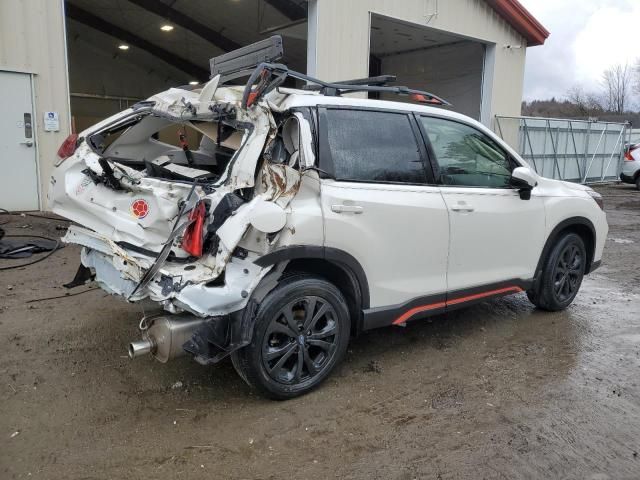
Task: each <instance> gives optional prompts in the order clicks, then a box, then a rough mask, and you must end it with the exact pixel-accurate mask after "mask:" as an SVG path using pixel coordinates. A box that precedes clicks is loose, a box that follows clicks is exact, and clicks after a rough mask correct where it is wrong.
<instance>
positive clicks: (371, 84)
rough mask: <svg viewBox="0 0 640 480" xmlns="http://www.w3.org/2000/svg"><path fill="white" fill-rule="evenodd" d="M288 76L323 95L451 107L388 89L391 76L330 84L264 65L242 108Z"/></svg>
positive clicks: (249, 85) (401, 89)
mask: <svg viewBox="0 0 640 480" xmlns="http://www.w3.org/2000/svg"><path fill="white" fill-rule="evenodd" d="M287 77H291V78H295V79H297V80H301V81H305V82H307V83H308V85H306V86H305V87H304V88H305V89H306V90H315V91H319V92H320V93H321V94H322V95H327V96H334V97H336V96H338V97H339V96H340V95H343V94H345V93H355V92H380V93H392V94H396V95H408V96H409V97H411V99H412V100H414V101H416V102H419V103H426V104H429V105H439V106H449V105H451V104H450V103H449V102H447V101H446V100H444V99H442V98H440V97H438V96H436V95H434V94H432V93H429V92H425V91H423V90H415V89H412V88H409V87H402V86H388V85H387V83H388V82H389V81H392V80H390V78H393V79H394V80H395V77H393V76H391V75H388V76H382V77H373V78H365V79H357V80H351V81H348V82H349V83H331V82H325V81H323V80H319V79H317V78H313V77H310V76H308V75H305V74H304V73H300V72H296V71H294V70H289V68H288V67H286V66H285V65H282V64H278V63H261V64H260V65H258V67H257V68H256V69H255V70H254V71H253V73H252V74H251V77H249V81H248V82H247V85H246V87H245V89H244V93H243V96H242V108H247V107H250V106H251V105H253V104H254V103H255V102H256V101H257V100H259V99H260V98H262V97H263V96H264V95H266V94H267V93H269V92H271V91H272V90H274V89H275V88H277V87H279V86H280V85H282V83H283V82H284V81H285V80H286V79H287Z"/></svg>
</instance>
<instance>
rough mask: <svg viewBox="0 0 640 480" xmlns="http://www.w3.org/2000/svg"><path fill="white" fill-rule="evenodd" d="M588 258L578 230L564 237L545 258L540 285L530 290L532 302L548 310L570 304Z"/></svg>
mask: <svg viewBox="0 0 640 480" xmlns="http://www.w3.org/2000/svg"><path fill="white" fill-rule="evenodd" d="M586 260H587V254H586V249H585V247H584V241H583V240H582V238H581V237H580V236H579V235H576V234H575V233H569V234H567V235H565V236H563V237H562V238H561V239H560V240H559V241H558V242H557V243H556V245H555V246H554V247H553V249H552V250H551V252H550V254H549V256H548V257H547V259H546V260H545V263H544V266H543V269H542V275H541V278H540V280H539V281H538V282H537V286H536V287H534V288H533V289H531V290H528V291H527V296H528V297H529V300H531V303H533V304H534V305H535V306H537V307H538V308H541V309H543V310H549V311H558V310H564V309H565V308H567V307H568V306H569V305H571V303H572V302H573V300H574V298H575V297H576V295H577V294H578V291H579V290H580V285H582V279H583V277H584V272H585V268H586Z"/></svg>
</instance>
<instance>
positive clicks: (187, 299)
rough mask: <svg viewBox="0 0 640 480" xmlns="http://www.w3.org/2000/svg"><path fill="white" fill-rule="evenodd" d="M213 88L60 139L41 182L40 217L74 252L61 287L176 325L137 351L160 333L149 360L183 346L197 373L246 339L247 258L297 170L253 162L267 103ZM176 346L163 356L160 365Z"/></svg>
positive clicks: (252, 267)
mask: <svg viewBox="0 0 640 480" xmlns="http://www.w3.org/2000/svg"><path fill="white" fill-rule="evenodd" d="M220 78H221V77H220V76H219V75H218V76H216V77H214V78H213V79H212V80H211V81H210V82H209V83H207V84H206V85H204V87H203V88H201V89H194V90H190V89H189V88H188V87H187V88H174V89H170V90H168V91H166V92H163V93H161V94H158V95H155V96H153V97H151V98H150V99H148V100H147V101H144V102H140V103H138V104H136V105H134V106H133V107H132V108H131V109H129V110H126V111H124V112H121V113H119V114H117V115H114V116H112V117H110V118H108V119H106V120H104V121H103V122H101V123H99V124H97V125H95V126H93V127H91V128H89V129H88V130H86V131H84V132H82V133H81V134H79V135H78V136H77V137H71V138H70V139H69V140H68V141H67V142H66V148H61V151H60V152H59V160H58V163H57V166H56V169H55V170H54V173H53V175H52V177H51V185H50V192H49V204H50V208H51V209H52V210H53V211H54V212H55V213H57V214H59V215H62V216H64V217H66V218H68V219H70V220H72V221H73V222H75V223H76V224H77V225H73V226H71V227H70V228H69V230H68V232H67V234H66V235H65V237H64V238H63V240H64V241H65V242H67V243H73V244H77V245H80V246H82V247H83V248H82V254H81V263H82V265H81V267H80V270H79V271H78V274H77V277H76V279H75V282H73V284H76V285H77V284H80V283H82V282H83V281H84V280H87V279H89V278H91V279H93V280H95V281H96V282H97V283H98V284H99V285H100V286H101V287H102V288H103V289H104V290H106V291H108V292H109V293H112V294H115V295H119V296H122V297H123V298H125V299H126V300H128V301H131V302H134V301H140V300H142V299H147V298H148V299H151V300H153V301H155V302H158V303H159V304H160V305H162V307H163V308H164V310H166V311H167V312H169V313H170V314H180V315H182V316H183V317H177V316H176V317H163V319H161V320H157V319H156V320H152V321H148V320H145V321H143V322H142V323H141V328H142V329H143V330H144V331H145V332H146V333H145V339H146V341H151V340H152V339H150V335H149V332H151V331H153V328H154V327H158V325H161V324H162V325H164V327H162V328H160V327H158V328H159V329H160V331H159V332H157V335H155V337H154V338H155V340H153V341H155V345H154V346H153V347H152V348H155V352H154V351H152V353H154V354H155V356H156V357H157V358H159V359H161V360H162V358H160V357H161V356H162V355H160V352H161V351H162V348H161V344H162V342H163V341H164V342H165V343H164V345H165V347H167V342H168V344H170V345H171V344H172V345H174V347H175V342H176V341H177V340H176V339H177V338H181V339H183V340H184V339H187V340H185V341H186V343H191V344H192V345H191V350H190V351H191V353H193V354H194V355H195V356H196V358H197V359H198V358H200V360H201V361H202V363H209V362H211V361H216V360H217V359H219V358H220V357H221V356H224V354H225V353H226V352H228V351H230V350H231V349H232V348H233V347H234V345H235V344H239V343H242V341H243V338H245V339H246V332H243V331H242V327H241V325H242V315H243V309H245V307H246V306H247V303H248V302H249V301H250V296H251V293H252V292H253V290H254V289H255V288H256V286H257V285H258V284H259V282H260V281H261V280H262V279H263V278H264V277H265V275H267V274H268V273H269V271H270V269H271V267H266V268H263V267H260V266H258V265H256V264H255V263H254V260H256V258H258V257H259V256H261V255H264V254H265V253H268V252H269V251H270V250H271V249H272V248H273V247H274V245H276V244H277V242H278V238H279V235H280V232H281V231H282V230H283V228H284V227H285V225H286V223H287V213H286V212H285V209H286V208H287V206H288V204H289V202H290V201H291V199H292V198H293V196H295V194H296V192H297V189H298V188H299V185H300V181H301V172H300V169H299V168H297V169H296V168H292V167H290V166H288V165H285V164H274V163H272V162H269V161H267V160H265V152H268V151H269V149H270V145H271V143H272V142H273V140H274V138H275V137H276V134H277V127H276V124H275V122H274V118H273V114H272V111H271V107H270V105H269V102H268V101H266V100H265V99H264V98H262V97H259V98H258V96H257V95H256V94H253V96H252V98H251V100H250V101H247V96H248V95H251V94H252V93H253V90H252V85H251V84H249V85H247V86H246V87H226V86H225V87H219V82H220ZM167 135H169V137H170V136H171V135H176V140H177V141H176V142H171V141H167V140H166V138H165V137H166V136H167ZM194 140H195V141H194ZM195 144H197V147H195ZM267 156H268V155H267ZM249 234H250V236H251V241H247V238H248V237H249ZM186 324H189V327H188V328H187V327H184V325H186ZM172 325H173V327H172ZM174 327H175V328H174ZM183 327H184V328H183ZM197 329H201V330H202V332H205V331H206V332H208V333H206V332H205V333H204V334H203V335H202V336H201V337H202V338H204V339H205V340H207V341H204V342H203V345H200V346H198V345H195V344H194V341H195V342H196V343H197V342H198V338H197V335H194V336H193V338H192V340H188V339H189V338H191V336H192V334H193V333H194V332H196V330H197ZM173 334H176V335H174V338H173V339H172V337H171V336H172V335H173ZM178 334H179V335H178ZM163 335H164V336H165V337H163ZM167 335H168V336H167ZM180 335H183V337H180ZM202 338H200V340H202ZM234 342H235V343H234ZM150 343H153V342H150ZM179 343H180V346H179V347H182V346H183V342H182V341H180V342H179ZM186 343H185V344H184V347H185V348H186V349H189V348H188V345H186ZM207 343H208V345H205V344H207ZM212 344H213V346H212ZM138 347H139V350H140V351H143V352H146V351H147V350H146V349H145V348H144V345H143V346H140V345H138ZM179 347H178V348H173V347H171V348H169V347H167V348H168V350H166V349H165V350H166V351H167V352H173V353H171V354H167V356H166V358H165V361H166V359H168V358H170V357H171V356H175V354H178V353H180V351H181V348H179ZM172 348H173V350H172ZM134 350H135V349H134ZM174 350H175V351H174ZM136 351H137V350H135V351H133V352H132V354H135V353H136Z"/></svg>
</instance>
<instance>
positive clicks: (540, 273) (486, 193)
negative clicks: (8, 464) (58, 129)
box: [49, 39, 608, 399]
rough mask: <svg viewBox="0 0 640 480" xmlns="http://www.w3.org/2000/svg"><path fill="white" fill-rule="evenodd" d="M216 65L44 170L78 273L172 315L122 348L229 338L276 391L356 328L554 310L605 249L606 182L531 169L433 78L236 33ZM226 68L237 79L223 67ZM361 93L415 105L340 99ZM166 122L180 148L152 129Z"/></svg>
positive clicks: (328, 365) (256, 383)
mask: <svg viewBox="0 0 640 480" xmlns="http://www.w3.org/2000/svg"><path fill="white" fill-rule="evenodd" d="M273 41H274V40H273V39H272V42H273ZM275 45H276V46H277V39H275ZM272 46H273V45H272ZM275 56H277V55H273V57H275ZM243 62H246V65H242V63H243ZM238 64H241V67H242V68H240V67H238ZM229 65H233V68H232V67H231V66H229ZM249 67H251V68H250V70H247V69H248V68H249ZM243 68H244V70H243ZM212 70H213V71H212V75H213V78H212V80H211V81H209V82H208V83H207V84H206V85H204V86H199V87H197V88H195V89H190V88H189V87H185V88H174V89H171V90H168V91H167V92H164V93H160V94H158V95H155V96H153V97H151V98H150V99H149V100H148V101H144V102H141V103H139V104H137V105H135V106H134V107H133V108H131V109H129V110H126V111H124V112H122V113H119V114H117V115H114V116H113V117H111V118H109V119H107V120H105V121H103V122H101V123H99V124H98V125H95V126H94V127H91V128H89V129H88V130H86V131H84V132H82V133H81V134H80V135H72V136H71V137H70V138H69V139H68V140H67V141H66V142H65V144H63V146H62V147H61V148H60V151H59V162H58V166H57V168H56V169H55V171H54V173H53V176H52V179H51V190H50V197H49V198H50V204H51V207H52V209H53V211H54V212H56V213H58V214H60V215H62V216H65V217H67V218H69V219H71V220H73V221H74V222H76V223H77V224H79V225H82V227H80V226H72V227H70V229H69V231H68V233H67V235H66V236H65V241H66V242H69V243H74V244H78V245H81V246H82V247H83V249H82V255H81V262H82V266H81V268H80V269H79V271H78V274H77V278H76V279H75V281H74V282H72V284H73V285H78V284H80V283H82V282H84V281H85V280H88V279H95V281H96V282H98V284H99V285H101V286H102V287H103V288H104V289H105V290H106V291H108V292H110V293H113V294H116V295H120V296H122V297H124V298H125V299H127V300H128V301H132V302H134V301H140V300H142V299H147V298H148V299H151V300H153V301H155V302H157V304H158V306H159V309H161V310H164V311H165V312H166V313H159V314H157V315H154V316H150V317H145V318H143V319H142V321H141V322H140V328H141V330H142V336H143V339H142V340H141V341H138V342H133V343H132V344H131V345H130V347H129V352H130V355H131V357H136V356H139V355H140V354H143V353H151V354H152V355H153V356H154V357H155V358H157V359H158V360H160V361H167V360H169V359H170V358H173V357H175V356H177V355H180V354H185V353H188V354H190V355H192V356H193V358H194V359H195V360H196V361H198V362H199V363H201V364H203V365H210V364H214V363H216V362H218V361H219V360H221V359H222V358H224V357H226V356H228V355H230V356H231V358H232V361H233V364H234V366H235V368H236V369H237V371H238V373H239V374H240V375H241V376H242V378H243V379H244V380H245V381H246V382H247V383H248V384H249V385H251V386H252V387H254V388H256V389H258V390H259V391H260V392H261V393H263V394H264V395H267V396H269V397H272V398H278V399H286V398H291V397H295V396H297V395H301V394H303V393H306V392H308V391H310V390H311V389H313V388H314V387H316V386H318V385H319V384H320V383H321V382H322V381H323V380H324V379H325V378H326V377H327V376H328V375H329V374H330V373H331V371H332V370H333V369H334V367H335V366H336V364H338V363H339V362H340V360H341V359H342V358H343V357H344V355H345V352H346V350H347V344H348V343H349V339H350V337H351V336H353V335H357V334H359V333H360V332H363V331H365V330H369V329H373V328H378V327H384V326H389V325H405V324H406V323H407V322H409V321H413V320H417V319H419V318H424V317H425V316H428V315H434V314H441V313H445V312H448V311H451V310H454V309H457V308H460V307H464V306H467V305H470V304H472V303H474V302H478V301H483V300H487V299H490V298H495V297H499V296H502V295H508V294H514V293H518V292H526V293H527V295H528V297H529V299H530V300H531V301H532V302H533V303H534V304H535V305H537V306H538V307H539V308H541V309H544V310H550V311H554V310H561V309H564V308H566V307H567V306H568V305H569V304H571V302H572V301H573V300H574V298H575V296H576V295H577V293H578V290H579V288H580V285H581V282H582V279H583V276H584V275H585V274H588V273H589V272H591V271H593V270H594V269H595V268H596V267H597V266H598V265H599V264H600V260H601V256H602V251H603V248H604V244H605V239H606V236H607V230H608V227H607V222H606V218H605V213H604V211H603V209H602V199H601V197H600V195H599V194H597V193H596V192H594V191H593V190H592V189H590V188H589V187H586V186H582V185H577V184H572V183H566V182H561V181H556V180H550V179H546V178H542V177H540V176H538V175H537V174H536V173H535V172H534V171H532V170H531V169H530V168H529V167H528V165H527V164H526V163H525V162H524V161H523V160H522V159H521V157H520V156H519V155H518V153H516V152H515V151H514V150H513V149H512V148H511V147H509V146H508V145H507V144H506V143H505V142H503V141H502V140H501V139H500V138H498V137H497V136H496V135H495V134H494V133H493V132H491V131H490V130H489V129H487V128H486V127H485V126H483V125H481V124H480V123H478V122H476V121H475V120H472V119H471V118H468V117H466V116H464V115H460V114H458V113H454V112H451V111H448V110H446V109H443V108H436V107H434V106H429V105H424V104H425V103H426V104H430V105H440V106H442V105H445V104H446V102H445V101H444V100H442V99H439V98H438V97H436V96H435V95H432V94H429V93H427V92H420V91H415V90H411V89H408V88H406V87H395V86H389V85H388V81H389V78H377V79H365V80H358V81H352V82H341V83H337V84H335V83H327V82H323V81H320V80H317V79H313V78H310V77H308V76H306V75H303V74H300V73H297V72H293V71H290V70H288V69H287V68H286V67H284V66H282V65H279V64H273V63H260V64H259V65H258V66H257V68H256V63H255V59H254V60H251V58H247V52H246V50H245V51H243V52H242V55H239V54H235V55H234V54H233V53H232V54H227V55H225V56H223V57H221V58H218V59H214V61H212ZM240 70H241V71H240ZM239 71H240V72H239ZM251 72H253V73H252V74H251ZM239 73H242V74H245V75H246V74H250V75H251V77H250V79H249V82H248V83H247V84H246V86H229V85H228V84H225V82H226V81H227V78H228V77H234V76H238V74H239ZM291 78H293V79H296V80H299V81H303V82H308V85H309V86H307V87H306V88H305V89H290V88H283V86H282V84H283V82H284V81H286V80H287V79H291ZM370 91H375V92H381V93H385V94H389V95H390V94H400V95H405V96H406V97H408V98H409V99H411V100H414V102H417V103H399V102H392V101H380V100H368V99H363V98H348V97H345V96H344V95H345V94H347V93H353V92H370ZM178 126H179V128H180V132H182V133H181V134H180V142H181V143H180V144H179V145H178V146H174V145H172V144H170V143H167V142H164V141H162V134H161V133H160V132H164V131H166V130H167V129H168V130H169V131H171V132H174V133H175V132H176V130H177V127H178ZM185 128H186V129H189V131H190V132H192V133H191V134H189V135H185V133H186V131H187V130H185ZM193 137H197V143H198V145H199V146H198V147H197V148H195V149H192V148H191V147H190V146H189V142H188V139H189V138H193ZM192 143H193V142H192Z"/></svg>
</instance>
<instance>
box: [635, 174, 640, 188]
mask: <svg viewBox="0 0 640 480" xmlns="http://www.w3.org/2000/svg"><path fill="white" fill-rule="evenodd" d="M636 188H637V189H638V190H640V175H638V176H637V177H636Z"/></svg>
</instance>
